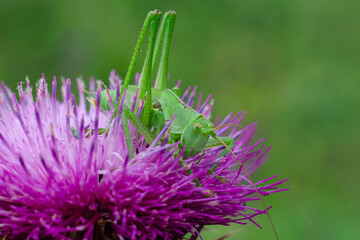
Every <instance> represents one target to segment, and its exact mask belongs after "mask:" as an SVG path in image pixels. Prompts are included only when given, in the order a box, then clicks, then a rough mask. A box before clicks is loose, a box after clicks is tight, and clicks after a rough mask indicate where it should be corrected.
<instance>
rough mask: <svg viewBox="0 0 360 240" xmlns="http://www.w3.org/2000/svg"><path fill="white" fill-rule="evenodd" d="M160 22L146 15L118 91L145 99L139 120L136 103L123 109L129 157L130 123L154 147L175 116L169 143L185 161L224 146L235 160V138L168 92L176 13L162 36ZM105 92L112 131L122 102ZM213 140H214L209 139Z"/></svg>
mask: <svg viewBox="0 0 360 240" xmlns="http://www.w3.org/2000/svg"><path fill="white" fill-rule="evenodd" d="M160 18H161V13H160V11H158V10H155V11H151V12H149V14H148V15H147V17H146V19H145V22H144V25H143V27H142V29H141V31H140V36H139V38H138V41H137V44H136V46H135V50H134V53H133V56H132V58H131V61H130V65H129V68H128V71H127V74H126V77H125V80H124V83H123V85H122V86H121V87H120V90H119V91H120V96H124V97H125V98H126V99H128V100H130V93H132V94H135V93H136V91H138V99H140V100H142V99H145V102H144V106H143V109H142V112H141V116H140V118H138V117H137V116H136V113H137V111H138V106H137V103H135V104H136V108H135V111H134V112H132V111H131V109H130V106H129V105H128V104H129V102H130V101H128V104H124V105H123V109H122V111H121V115H122V116H121V118H122V125H123V129H124V132H125V133H126V134H125V135H126V141H127V146H128V148H129V153H130V156H129V157H130V158H132V157H133V150H132V149H133V148H132V141H131V137H130V134H129V133H128V132H129V131H128V125H127V123H128V121H127V120H130V121H131V122H132V124H133V125H134V126H135V127H136V128H137V129H138V130H139V132H140V133H141V134H142V135H144V136H145V140H146V142H147V143H148V144H152V142H153V141H154V139H155V136H156V135H157V133H158V131H159V130H161V129H162V128H163V127H164V126H165V123H166V122H168V121H170V119H172V118H173V116H174V115H176V117H175V118H173V121H172V123H171V125H170V127H169V132H170V139H169V140H171V142H180V144H179V148H180V149H182V148H185V150H184V153H183V157H184V158H188V157H191V156H196V155H198V154H199V153H201V151H203V150H205V149H206V148H210V147H215V146H221V145H223V146H224V147H225V148H226V149H227V151H228V152H230V153H231V154H232V155H233V157H234V158H236V155H235V154H234V153H233V152H232V150H231V149H230V147H229V145H230V146H231V145H232V144H233V141H234V140H233V139H232V138H220V137H218V136H217V135H216V133H215V130H216V129H217V128H215V127H214V124H213V123H212V122H211V121H210V120H208V119H207V118H206V117H205V116H204V115H201V114H200V113H198V112H197V111H195V110H194V109H192V108H191V107H189V106H188V105H187V104H185V103H184V102H183V101H182V100H181V99H180V98H179V97H178V96H177V94H176V93H175V92H176V91H177V90H176V89H174V91H173V90H170V89H168V81H167V75H168V57H169V49H170V42H171V35H172V32H173V27H174V23H175V18H176V13H175V12H173V11H169V12H167V13H166V14H165V15H164V18H163V20H162V22H161V26H160V31H159V33H157V32H158V26H159V21H160ZM149 28H150V37H149V43H148V48H147V53H146V58H145V63H144V65H143V69H142V74H141V78H140V82H139V86H135V85H129V82H130V79H131V76H132V74H133V71H134V67H135V64H136V62H137V58H138V56H139V52H140V49H141V46H142V43H143V41H144V38H145V35H146V33H147V31H148V29H149ZM161 45H162V55H161V60H160V66H159V69H158V74H157V77H156V80H155V88H151V85H152V84H151V83H152V78H153V73H154V70H155V68H156V64H157V60H158V58H159V57H158V56H159V53H160V47H161ZM105 91H107V90H104V91H103V92H102V94H101V101H100V102H101V105H100V107H101V108H102V110H110V104H109V101H108V99H109V96H110V101H112V102H113V103H115V102H116V106H115V110H114V113H113V116H112V119H111V121H110V123H109V126H108V129H109V128H110V125H111V123H112V120H113V119H114V118H115V117H116V116H117V114H118V112H119V107H120V99H116V94H115V91H110V92H105ZM125 91H127V92H126V95H124V92H125ZM151 127H154V128H155V129H156V130H155V132H154V131H151ZM220 127H222V126H220ZM108 129H107V131H108ZM102 131H103V130H102ZM210 136H211V137H212V138H210ZM238 162H239V164H240V166H241V168H242V171H244V172H245V174H246V176H247V178H248V179H249V181H250V183H251V185H252V187H253V188H254V189H255V190H256V192H257V194H258V196H259V198H260V202H261V203H262V205H263V207H264V211H266V209H267V208H266V205H265V203H264V201H263V199H262V194H261V193H260V192H259V190H258V188H257V187H256V185H255V184H254V181H253V180H252V178H251V176H250V175H249V173H248V172H247V170H246V169H245V167H244V165H243V164H242V163H241V161H240V160H238ZM215 168H216V166H213V167H212V168H211V170H212V172H213V171H214V169H215ZM209 172H210V171H209ZM189 174H191V171H190V172H189ZM197 185H198V186H201V184H200V183H197ZM266 215H267V216H268V219H269V221H270V224H271V226H272V229H273V231H274V234H275V237H276V239H279V237H278V234H277V232H276V229H275V226H274V224H273V222H272V220H271V217H270V215H269V213H267V214H266Z"/></svg>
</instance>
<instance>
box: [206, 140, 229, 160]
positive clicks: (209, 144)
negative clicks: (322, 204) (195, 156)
mask: <svg viewBox="0 0 360 240" xmlns="http://www.w3.org/2000/svg"><path fill="white" fill-rule="evenodd" d="M220 139H221V140H222V141H223V142H224V143H225V144H226V145H227V146H228V147H229V148H230V149H231V148H233V147H234V139H233V138H231V137H220ZM219 146H224V145H223V144H222V143H221V142H219V140H217V139H214V138H210V139H209V141H208V142H207V144H206V148H212V147H219ZM227 154H229V151H228V150H227V149H226V148H225V149H224V151H223V152H222V153H221V154H220V155H219V158H221V157H225V156H226V155H227Z"/></svg>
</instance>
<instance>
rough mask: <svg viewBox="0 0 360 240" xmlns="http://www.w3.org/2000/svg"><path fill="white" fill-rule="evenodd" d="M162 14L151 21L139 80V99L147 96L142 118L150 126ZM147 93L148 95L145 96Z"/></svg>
mask: <svg viewBox="0 0 360 240" xmlns="http://www.w3.org/2000/svg"><path fill="white" fill-rule="evenodd" d="M160 17H161V15H160V14H158V15H157V17H156V18H155V19H154V20H153V21H152V22H151V29H150V37H149V43H148V47H147V52H146V58H145V62H144V65H143V69H142V72H141V78H140V82H139V86H138V89H139V96H138V97H139V99H141V100H142V99H144V97H145V104H144V107H143V109H142V112H141V116H140V119H141V121H142V122H143V123H144V124H145V126H147V127H149V125H150V111H151V105H152V97H151V87H152V84H151V82H152V71H151V69H152V61H153V55H154V46H155V40H156V35H157V31H158V27H159V22H160ZM145 94H146V96H145ZM136 112H137V107H135V113H136Z"/></svg>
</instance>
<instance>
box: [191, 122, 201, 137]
mask: <svg viewBox="0 0 360 240" xmlns="http://www.w3.org/2000/svg"><path fill="white" fill-rule="evenodd" d="M193 131H194V133H195V134H199V133H201V124H200V123H194V125H193Z"/></svg>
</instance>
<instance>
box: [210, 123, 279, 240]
mask: <svg viewBox="0 0 360 240" xmlns="http://www.w3.org/2000/svg"><path fill="white" fill-rule="evenodd" d="M223 126H224V125H223ZM223 126H220V127H223ZM220 127H218V129H219V128H220ZM212 137H213V138H215V139H217V140H218V141H219V142H220V143H221V144H222V145H224V147H225V148H226V149H227V150H228V151H229V152H230V153H231V154H232V155H233V156H234V158H236V155H235V153H234V152H233V151H231V149H230V148H229V147H228V145H227V144H226V143H225V142H224V141H223V140H221V138H219V137H218V136H217V135H216V134H215V133H214V134H212ZM237 162H238V163H239V164H240V166H241V168H242V170H243V171H244V172H245V174H246V176H247V178H248V179H249V181H250V182H251V185H252V186H253V188H255V191H256V193H257V194H259V198H260V202H261V204H262V205H263V207H264V211H266V205H265V202H264V200H263V199H262V194H261V193H260V191H259V189H258V188H257V187H256V186H255V183H254V181H253V180H252V178H251V177H250V174H249V173H248V171H247V170H246V169H245V167H244V164H242V163H241V161H240V160H239V159H238V160H237ZM266 215H267V217H268V219H269V222H270V225H271V227H272V229H273V232H274V234H275V238H276V239H277V240H279V235H278V234H277V232H276V229H275V225H274V223H273V221H272V219H271V217H270V214H269V213H268V212H267V211H266Z"/></svg>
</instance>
